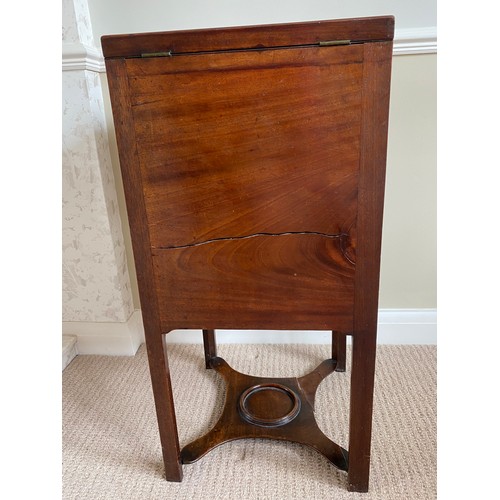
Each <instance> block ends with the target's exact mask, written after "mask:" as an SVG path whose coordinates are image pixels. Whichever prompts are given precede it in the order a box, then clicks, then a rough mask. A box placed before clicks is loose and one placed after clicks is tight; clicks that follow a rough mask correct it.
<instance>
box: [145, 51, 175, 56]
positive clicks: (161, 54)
mask: <svg viewBox="0 0 500 500" xmlns="http://www.w3.org/2000/svg"><path fill="white" fill-rule="evenodd" d="M171 56H172V51H171V50H169V51H168V52H145V53H143V54H141V57H171Z"/></svg>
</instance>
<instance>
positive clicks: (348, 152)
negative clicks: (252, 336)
mask: <svg viewBox="0 0 500 500" xmlns="http://www.w3.org/2000/svg"><path fill="white" fill-rule="evenodd" d="M393 32H394V19H393V18H392V17H390V16H387V17H380V18H368V19H354V20H339V21H320V22H312V23H292V24H288V25H274V26H259V27H243V28H241V27H239V28H230V29H214V30H193V31H188V32H170V33H155V34H133V35H115V36H109V37H103V40H102V41H103V49H104V54H105V57H106V68H107V72H108V82H109V86H110V95H111V100H112V107H113V116H114V120H115V129H116V134H117V142H118V147H119V154H120V164H121V169H122V175H123V181H124V187H125V196H126V201H127V210H128V215H129V222H130V226H131V234H132V242H133V248H134V257H135V262H136V269H137V275H138V282H139V292H140V298H141V308H142V311H143V318H144V326H145V332H146V343H147V348H148V357H149V363H150V371H151V379H152V383H153V391H154V396H155V404H156V411H157V416H158V424H159V429H160V438H161V443H162V450H163V458H164V462H165V472H166V478H167V479H168V480H172V481H179V480H181V478H182V468H181V458H182V460H183V461H184V463H188V462H190V461H193V460H194V459H195V457H198V458H199V457H200V456H201V455H202V454H204V453H206V451H208V450H209V449H211V448H212V447H213V446H214V445H215V444H220V443H221V442H224V441H227V440H229V439H239V438H242V437H249V436H253V437H257V436H260V437H266V433H268V434H272V436H273V437H274V438H276V439H291V440H294V437H296V436H300V441H299V442H303V443H304V444H307V445H309V446H313V447H316V449H318V448H322V449H319V450H318V451H320V452H321V453H323V454H325V455H326V456H327V457H328V455H329V454H330V455H331V456H332V457H335V458H334V459H333V460H331V461H332V463H334V464H335V465H336V466H337V467H339V468H341V469H344V470H345V469H347V472H348V478H347V480H348V487H349V489H350V490H352V491H367V489H368V483H369V467H370V440H371V415H372V407H373V387H374V369H375V347H376V327H377V307H378V280H379V266H380V243H381V225H382V209H383V195H384V180H385V159H386V146H387V144H386V141H387V124H388V104H389V88H390V85H389V84H390V67H391V55H392V37H393ZM341 40H344V41H345V40H349V41H350V42H348V44H347V45H335V44H333V45H332V43H331V42H332V41H341ZM320 42H330V43H327V44H326V45H325V44H324V43H320ZM342 43H344V42H342ZM345 43H347V42H345ZM151 52H155V53H157V54H156V55H155V54H151ZM158 53H161V54H158ZM141 55H144V56H147V57H140V56H141ZM163 56H167V57H163ZM183 328H186V329H187V328H198V329H201V330H203V340H204V345H205V363H206V366H207V367H212V368H216V367H217V371H218V372H219V373H220V374H221V375H222V376H223V377H224V378H225V379H226V381H227V382H228V389H227V390H228V393H231V394H232V396H231V398H230V399H229V400H228V402H227V404H226V407H227V408H229V407H230V408H231V409H232V410H231V411H232V412H233V413H231V415H230V416H229V417H228V419H227V420H226V421H224V425H223V426H222V427H221V428H220V430H219V431H217V432H216V433H215V434H214V432H209V433H208V434H207V436H206V437H204V438H201V439H200V440H198V441H196V442H195V443H193V444H192V445H188V447H186V448H185V449H184V450H183V451H182V457H181V452H180V449H179V443H178V437H177V428H176V420H175V412H174V404H173V396H172V387H171V383H170V375H169V367H168V359H167V353H166V344H165V334H167V333H168V332H169V331H171V330H173V329H183ZM217 328H230V329H287V330H288V329H300V330H307V329H309V330H331V331H332V360H327V361H326V362H325V363H326V365H322V366H327V367H328V370H327V372H328V373H331V372H332V371H334V370H335V369H337V370H338V371H342V370H343V369H345V336H346V335H352V337H353V363H352V374H351V403H350V432H349V451H348V456H347V452H346V451H345V450H344V451H339V447H338V445H336V444H335V443H332V444H330V443H327V441H325V440H324V439H326V438H324V437H320V434H318V432H317V428H316V427H317V426H316V424H315V422H314V417H313V414H312V410H311V413H310V415H309V417H308V418H307V419H306V420H304V421H302V417H300V415H305V414H304V413H303V412H302V410H298V409H297V408H298V407H297V406H296V405H299V406H300V407H301V408H302V406H307V405H309V404H310V403H311V400H313V399H314V393H315V388H316V387H317V384H319V382H320V381H321V379H322V377H323V375H324V374H323V372H322V370H323V369H321V370H320V371H319V372H313V374H310V376H306V377H305V378H302V379H300V384H299V385H300V387H297V386H295V385H294V383H295V382H293V381H292V382H290V380H289V379H279V380H278V379H275V380H273V381H269V380H268V381H263V380H260V381H256V380H253V379H252V380H250V379H246V378H245V379H244V377H250V376H244V377H243V378H242V377H240V375H235V373H234V370H231V369H230V368H227V369H226V368H225V365H224V363H225V362H223V360H222V361H218V360H220V358H217V357H216V356H217V352H216V342H215V329H217ZM314 373H316V375H314ZM318 373H319V374H318ZM325 373H326V372H325ZM322 374H323V375H322ZM325 376H326V375H325ZM338 376H342V375H341V374H340V375H338ZM243 379H244V380H245V384H243V383H240V382H241V381H242V380H243ZM246 382H252V383H253V382H255V383H256V384H257V385H258V384H264V386H266V384H267V386H266V387H265V389H262V390H260V389H258V390H257V389H256V388H255V387H253V386H250V387H248V386H247V384H246ZM269 384H271V386H269ZM273 384H274V385H273ZM290 384H291V385H290ZM248 391H249V392H248ZM290 391H291V392H290ZM301 391H305V392H303V394H302V393H301V394H302V395H299V396H298V397H296V396H294V394H297V393H300V392H301ZM243 396H244V397H243ZM297 401H299V403H300V404H299V403H297ZM238 405H239V406H238ZM238 407H239V408H240V410H239V412H237V414H236V413H234V412H235V411H236V410H235V408H238ZM311 408H312V406H311ZM228 411H229V410H228ZM280 415H281V416H280ZM240 417H243V422H244V423H243V424H241V422H240V423H236V421H235V420H234V419H236V418H240ZM240 420H241V418H240ZM230 422H232V423H231V425H226V424H227V423H230ZM299 423H300V425H299ZM233 424H234V425H233ZM262 429H265V431H262ZM269 429H275V430H272V431H271V430H269ZM276 429H279V430H278V431H276ZM290 429H293V432H290ZM186 450H187V451H186ZM342 460H344V462H342Z"/></svg>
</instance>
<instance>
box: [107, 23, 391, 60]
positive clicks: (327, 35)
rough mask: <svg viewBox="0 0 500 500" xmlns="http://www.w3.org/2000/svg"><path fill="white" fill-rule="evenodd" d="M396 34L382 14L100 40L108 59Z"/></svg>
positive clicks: (358, 39)
mask: <svg viewBox="0 0 500 500" xmlns="http://www.w3.org/2000/svg"><path fill="white" fill-rule="evenodd" d="M393 36H394V18H393V17H392V16H380V17H371V18H359V19H336V20H324V21H312V22H303V23H286V24H274V25H261V26H237V27H233V28H215V29H214V28H210V29H201V30H189V31H170V32H159V33H133V34H127V35H107V36H103V37H102V38H101V43H102V49H103V53H104V57H105V58H107V59H109V58H114V57H117V58H122V57H140V56H141V54H145V53H146V54H147V53H149V54H150V53H155V52H163V51H171V52H172V53H186V52H187V53H191V52H210V51H220V50H242V49H261V48H265V47H283V46H297V45H310V44H318V43H319V42H323V41H331V40H351V41H352V42H367V41H373V40H380V41H381V40H387V41H390V40H392V39H393Z"/></svg>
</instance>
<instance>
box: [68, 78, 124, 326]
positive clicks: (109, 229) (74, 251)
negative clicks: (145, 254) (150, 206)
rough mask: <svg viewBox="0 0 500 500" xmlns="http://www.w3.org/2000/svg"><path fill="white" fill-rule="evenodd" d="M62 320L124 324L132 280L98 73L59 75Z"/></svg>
mask: <svg viewBox="0 0 500 500" xmlns="http://www.w3.org/2000/svg"><path fill="white" fill-rule="evenodd" d="M62 143H63V158H62V163H63V177H62V180H63V320H64V321H94V322H106V321H127V320H128V318H129V317H130V315H131V314H132V312H133V304H132V296H131V291H130V279H129V275H128V268H127V263H126V256H125V247H124V242H123V235H122V232H121V221H120V215H119V212H118V204H117V199H116V191H115V183H114V178H113V171H112V166H111V160H110V157H109V149H108V142H107V135H106V131H105V121H104V112H103V101H102V93H101V87H100V80H99V75H98V74H97V73H94V72H90V71H66V72H63V141H62Z"/></svg>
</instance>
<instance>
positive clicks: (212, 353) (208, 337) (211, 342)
mask: <svg viewBox="0 0 500 500" xmlns="http://www.w3.org/2000/svg"><path fill="white" fill-rule="evenodd" d="M203 346H204V348H205V367H206V368H207V369H209V368H212V367H211V366H210V360H211V359H212V358H215V357H217V344H216V342H215V330H203Z"/></svg>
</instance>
